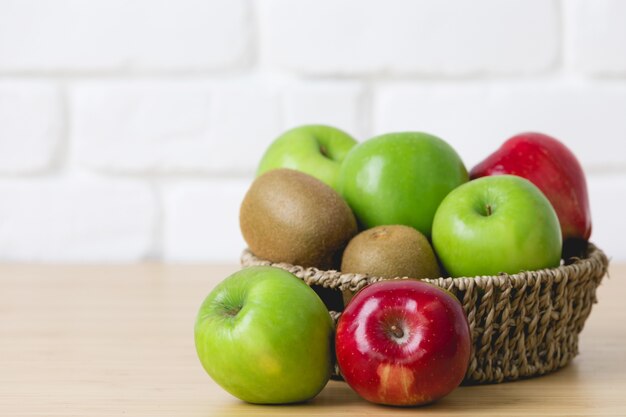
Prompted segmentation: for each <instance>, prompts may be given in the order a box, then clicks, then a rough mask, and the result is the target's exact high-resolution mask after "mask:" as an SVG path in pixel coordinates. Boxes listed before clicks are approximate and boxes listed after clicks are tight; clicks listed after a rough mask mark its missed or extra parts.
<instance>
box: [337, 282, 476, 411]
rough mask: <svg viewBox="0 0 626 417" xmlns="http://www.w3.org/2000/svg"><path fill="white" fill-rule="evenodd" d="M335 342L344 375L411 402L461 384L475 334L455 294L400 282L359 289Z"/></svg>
mask: <svg viewBox="0 0 626 417" xmlns="http://www.w3.org/2000/svg"><path fill="white" fill-rule="evenodd" d="M335 347H336V353H337V362H338V364H339V368H340V369H341V373H342V375H343V377H344V379H345V380H346V382H347V383H348V384H349V385H350V386H351V387H352V388H353V389H354V390H355V391H356V392H357V393H358V394H359V395H360V396H361V397H363V398H364V399H366V400H368V401H371V402H373V403H378V404H387V405H397V406H411V405H421V404H427V403H430V402H433V401H435V400H437V399H439V398H441V397H443V396H444V395H446V394H448V393H449V392H451V391H452V390H453V389H454V388H456V387H457V386H458V385H459V384H460V383H461V381H462V380H463V377H464V375H465V372H466V371H467V367H468V364H469V358H470V350H471V340H470V332H469V326H468V323H467V318H466V317H465V313H464V312H463V308H462V306H461V304H460V303H459V302H458V300H457V299H456V298H455V297H454V296H453V295H452V294H450V293H449V292H447V291H445V290H443V289H441V288H439V287H436V286H434V285H431V284H427V283H424V282H421V281H417V280H398V281H396V280H394V281H382V282H379V283H376V284H372V285H370V286H368V287H366V288H364V289H363V290H361V291H360V292H358V293H357V294H356V295H355V297H354V298H353V299H352V301H351V302H350V304H348V306H347V307H346V309H345V311H344V312H343V314H342V315H341V317H340V319H339V322H338V324H337V333H336V339H335Z"/></svg>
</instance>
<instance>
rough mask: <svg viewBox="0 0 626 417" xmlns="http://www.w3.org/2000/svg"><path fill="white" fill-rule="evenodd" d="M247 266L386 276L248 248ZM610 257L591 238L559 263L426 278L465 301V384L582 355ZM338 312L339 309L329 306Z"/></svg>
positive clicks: (353, 286) (352, 283) (357, 284)
mask: <svg viewBox="0 0 626 417" xmlns="http://www.w3.org/2000/svg"><path fill="white" fill-rule="evenodd" d="M241 264H242V265H243V266H244V267H247V266H253V265H266V266H275V267H278V268H282V269H285V270H287V271H289V272H291V273H292V274H294V275H296V276H297V277H298V278H300V279H302V280H304V282H306V283H307V284H308V285H319V286H323V287H327V288H333V289H337V290H340V291H351V292H356V291H358V290H360V289H361V288H363V287H365V286H366V285H368V284H371V283H374V282H377V281H381V280H383V278H380V277H373V276H368V275H363V274H342V273H341V272H338V271H322V270H319V269H317V268H303V267H301V266H296V265H290V264H285V263H271V262H269V261H265V260H262V259H259V258H257V257H255V256H254V255H253V254H252V253H251V252H250V251H248V250H245V251H244V252H243V254H242V256H241ZM607 268H608V259H607V257H606V256H605V254H604V253H603V252H602V251H601V250H600V249H598V248H597V247H596V246H594V245H593V244H591V243H590V244H589V247H588V251H587V256H586V257H584V258H582V259H575V260H573V262H572V263H570V264H567V265H562V266H560V267H558V268H552V269H543V270H539V271H529V272H522V273H519V274H513V275H507V274H502V275H498V276H480V277H473V278H436V279H424V280H423V281H426V282H429V283H432V284H434V285H437V286H439V287H441V288H444V289H446V290H448V291H450V292H451V293H453V294H454V295H455V296H456V297H457V298H458V299H459V301H460V302H461V304H462V305H463V308H464V310H465V314H466V315H467V319H468V322H469V326H470V331H471V335H472V341H473V349H472V355H471V358H470V365H469V368H468V371H467V374H466V375H465V381H464V382H465V383H470V384H471V383H474V384H475V383H493V382H502V381H507V380H515V379H519V378H523V377H531V376H537V375H542V374H545V373H548V372H551V371H554V370H556V369H559V368H561V367H563V366H565V365H566V364H567V363H568V362H569V361H570V360H571V359H572V358H573V357H574V356H576V355H577V354H578V334H579V333H580V332H581V330H582V329H583V326H584V324H585V320H586V319H587V317H588V316H589V313H590V312H591V307H592V305H593V304H594V303H595V302H596V288H597V287H598V285H599V284H600V282H601V281H602V278H603V277H604V275H605V274H606V272H607ZM331 314H332V315H333V318H335V319H336V318H337V317H338V315H339V314H336V313H335V312H331Z"/></svg>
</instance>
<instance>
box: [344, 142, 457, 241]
mask: <svg viewBox="0 0 626 417" xmlns="http://www.w3.org/2000/svg"><path fill="white" fill-rule="evenodd" d="M467 179H468V177H467V171H466V169H465V166H464V165H463V162H462V161H461V159H460V158H459V156H458V155H457V153H456V152H455V151H454V149H452V147H451V146H450V145H448V144H447V143H446V142H444V141H443V140H441V139H439V138H437V137H435V136H432V135H429V134H427V133H420V132H403V133H389V134H386V135H381V136H377V137H375V138H372V139H369V140H367V141H365V142H363V143H361V144H359V145H357V146H355V147H354V148H353V149H352V150H351V151H350V153H348V156H346V159H345V160H344V161H343V164H342V166H341V170H340V172H339V190H340V192H341V194H342V195H343V197H344V198H345V199H346V201H347V202H348V204H349V205H350V207H352V210H353V211H354V214H355V215H356V217H357V219H358V220H359V222H360V223H362V224H363V226H365V228H371V227H374V226H379V225H392V224H403V225H406V226H411V227H413V228H415V229H417V230H419V231H420V232H422V233H423V234H424V235H426V236H427V237H428V236H430V233H431V226H432V221H433V217H434V215H435V211H436V210H437V207H438V206H439V203H440V202H441V200H443V198H444V197H445V196H446V195H447V194H448V193H449V192H450V191H452V190H453V189H454V188H456V187H458V186H459V185H461V184H463V183H464V182H466V181H467Z"/></svg>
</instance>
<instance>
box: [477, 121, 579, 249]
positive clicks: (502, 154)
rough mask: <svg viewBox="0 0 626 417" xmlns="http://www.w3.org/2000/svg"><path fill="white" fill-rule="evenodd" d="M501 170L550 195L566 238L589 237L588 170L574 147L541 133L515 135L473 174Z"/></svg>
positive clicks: (484, 174)
mask: <svg viewBox="0 0 626 417" xmlns="http://www.w3.org/2000/svg"><path fill="white" fill-rule="evenodd" d="M499 174H510V175H517V176H520V177H524V178H526V179H527V180H529V181H530V182H532V183H533V184H535V185H536V186H537V187H538V188H539V189H540V190H541V191H542V192H543V193H544V194H545V196H546V197H548V200H550V203H552V206H553V207H554V210H555V211H556V214H557V216H558V218H559V223H560V224H561V231H562V233H563V241H564V242H565V240H567V239H574V240H587V239H589V236H590V235H591V214H590V211H589V197H588V195H587V183H586V181H585V174H584V173H583V170H582V167H581V166H580V163H579V162H578V160H577V159H576V157H575V156H574V154H573V153H572V151H570V150H569V149H568V148H567V147H566V146H565V145H563V144H562V143H561V142H559V141H558V140H556V139H554V138H552V137H550V136H547V135H543V134H541V133H522V134H519V135H517V136H513V137H512V138H510V139H509V140H507V141H506V142H504V143H503V144H502V146H501V147H500V148H499V149H498V150H497V151H495V152H494V153H492V154H491V155H489V156H488V157H487V158H486V159H485V160H484V161H482V162H481V163H479V164H478V165H476V166H475V167H474V168H473V169H472V170H471V172H470V178H471V179H474V178H479V177H484V176H487V175H499Z"/></svg>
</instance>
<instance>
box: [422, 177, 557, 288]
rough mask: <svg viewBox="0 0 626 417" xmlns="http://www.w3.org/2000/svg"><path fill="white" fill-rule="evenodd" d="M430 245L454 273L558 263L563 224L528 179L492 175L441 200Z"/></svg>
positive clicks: (526, 268)
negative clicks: (561, 226)
mask: <svg viewBox="0 0 626 417" xmlns="http://www.w3.org/2000/svg"><path fill="white" fill-rule="evenodd" d="M433 246H434V248H435V251H436V252H437V254H438V255H439V259H440V260H441V262H442V264H443V266H444V268H445V269H446V270H447V271H448V272H449V273H450V274H451V275H452V276H454V277H460V276H465V277H472V276H476V275H497V274H499V273H501V272H505V273H509V274H514V273H517V272H521V271H531V270H536V269H542V268H551V267H556V266H558V265H559V263H560V260H561V228H560V226H559V220H558V218H557V216H556V212H555V211H554V209H553V208H552V205H551V204H550V202H549V201H548V199H547V198H546V197H545V196H544V195H543V193H542V192H541V191H540V190H539V188H537V187H536V186H534V185H533V184H532V183H531V182H530V181H528V180H526V179H524V178H521V177H517V176H513V175H498V176H490V177H484V178H479V179H477V180H473V181H470V182H468V183H467V184H464V185H462V186H461V187H459V188H457V189H456V190H454V191H452V192H451V193H450V194H448V196H447V197H446V198H445V199H444V200H443V201H442V203H441V205H440V206H439V209H438V210H437V214H436V215H435V221H434V222H433Z"/></svg>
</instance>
